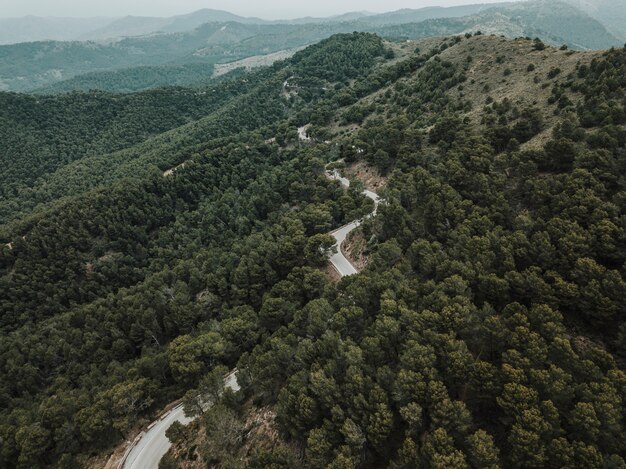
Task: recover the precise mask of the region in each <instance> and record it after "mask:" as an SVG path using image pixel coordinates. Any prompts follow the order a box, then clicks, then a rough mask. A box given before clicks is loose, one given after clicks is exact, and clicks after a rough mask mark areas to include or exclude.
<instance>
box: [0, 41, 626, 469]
mask: <svg viewBox="0 0 626 469" xmlns="http://www.w3.org/2000/svg"><path fill="white" fill-rule="evenodd" d="M625 77H626V49H624V48H620V49H612V50H609V51H597V52H576V51H570V50H566V49H565V48H564V49H561V50H560V49H554V48H552V47H549V46H546V45H545V44H544V43H543V42H541V41H540V40H530V39H517V40H510V39H505V38H502V37H498V36H488V35H484V34H474V35H473V34H469V33H468V34H466V35H462V36H448V37H437V38H428V39H423V40H420V41H416V42H409V43H407V42H403V43H391V42H385V41H383V40H382V39H381V38H380V37H378V36H375V35H372V34H367V33H351V34H340V35H335V36H332V37H331V38H329V39H326V40H324V41H322V42H320V43H318V44H315V45H313V46H310V47H308V48H306V49H304V50H302V51H300V52H298V53H296V54H295V55H294V56H293V57H291V58H289V59H287V60H285V61H282V62H278V63H276V64H274V65H272V66H270V67H268V68H264V69H261V70H258V71H255V72H252V73H249V74H244V75H240V76H235V77H233V78H232V79H225V80H224V81H222V82H220V83H212V84H211V85H210V86H206V87H204V88H202V87H198V88H193V89H185V88H164V89H159V90H155V91H145V92H141V93H132V94H126V95H118V94H109V93H104V92H98V93H70V94H67V95H62V96H27V95H18V94H10V93H5V94H0V98H1V99H2V100H3V102H4V103H5V105H3V106H2V107H1V108H0V109H2V111H0V112H3V113H2V114H0V116H1V118H0V132H1V133H0V135H2V136H3V137H2V139H0V141H2V145H4V146H3V148H2V150H1V153H0V155H3V156H4V155H7V156H6V157H5V159H4V160H3V161H2V164H3V167H5V168H7V169H8V170H9V172H7V173H6V176H5V173H4V172H3V173H2V177H5V180H4V181H2V184H1V185H0V187H2V189H3V192H2V194H1V197H2V199H1V200H0V216H1V217H2V218H1V220H2V221H1V223H2V225H0V311H2V314H1V316H0V403H1V406H0V442H1V444H0V467H18V468H37V467H41V468H45V467H59V468H75V467H101V466H103V465H104V461H105V460H106V457H107V456H108V455H109V454H111V453H112V452H113V450H114V448H115V447H116V446H117V445H118V444H119V443H120V442H122V441H123V440H127V439H132V438H133V437H134V436H135V435H136V434H137V433H138V432H139V431H140V429H142V428H143V427H144V426H145V424H147V423H148V422H149V421H151V419H152V418H153V417H154V416H155V415H156V413H157V412H158V411H159V409H161V408H162V407H163V406H164V405H165V404H167V403H168V402H171V401H173V400H175V399H179V398H181V397H182V396H185V397H184V404H185V407H186V409H187V411H188V412H189V413H190V414H191V415H195V416H198V417H199V419H198V420H196V421H195V422H194V423H193V425H192V426H190V427H188V428H183V427H181V426H176V425H175V426H173V427H172V428H171V429H170V430H169V431H168V436H169V438H170V440H171V441H173V442H174V443H175V444H174V447H173V448H172V450H171V452H170V453H169V454H168V455H167V456H166V457H165V458H164V459H163V460H162V462H161V466H162V467H189V468H195V467H207V466H219V467H312V468H317V467H336V468H339V467H341V468H344V467H345V468H350V467H354V468H356V467H359V468H360V467H363V468H365V467H395V468H400V467H406V468H413V467H426V468H433V469H434V468H444V467H445V468H470V467H471V468H486V467H489V468H498V467H502V468H509V467H510V468H520V469H521V468H528V467H536V468H542V467H573V468H585V469H586V468H598V469H601V468H602V469H603V468H621V467H624V466H625V465H626V463H625V462H624V459H623V458H624V454H625V453H626V438H625V435H626V430H625V427H624V425H625V424H626V401H625V399H626V374H625V373H624V364H625V363H626V362H625V359H626V314H625V313H626V311H625V310H624V308H625V306H624V305H626V213H625V210H626V197H625V194H626V179H625V178H624V174H626V111H625V109H626V78H625ZM213 90H216V91H215V92H213ZM305 124H311V125H310V126H309V127H308V135H309V136H310V137H311V140H310V141H302V140H301V139H300V138H299V137H298V132H297V129H298V128H299V127H301V126H303V125H305ZM26 137H28V138H26ZM330 162H335V165H336V166H338V167H342V166H343V165H348V166H351V165H354V164H358V165H361V167H368V168H370V169H372V170H374V169H375V170H376V171H377V173H378V174H379V175H381V176H382V177H384V178H385V181H386V183H385V185H384V188H383V189H380V195H381V196H382V197H383V198H384V200H385V203H383V204H381V205H380V207H379V209H378V214H377V216H376V217H375V218H369V219H366V220H365V221H364V223H363V225H362V226H361V228H359V230H358V232H357V236H359V237H360V239H361V240H362V244H363V249H362V253H361V254H362V256H363V257H364V258H366V259H367V262H366V264H367V267H366V268H365V269H364V270H363V271H362V272H361V273H359V274H358V275H355V276H352V277H347V278H344V279H342V280H340V281H338V280H337V279H335V278H333V277H331V276H329V275H327V272H326V270H325V267H326V265H327V252H328V247H329V245H330V243H332V239H331V240H329V237H328V236H327V233H329V232H330V231H332V230H333V229H335V228H337V227H339V226H342V225H343V224H345V223H346V222H349V221H352V220H356V219H360V218H363V216H364V215H365V214H367V213H370V212H371V210H372V205H371V204H372V203H371V201H370V200H368V199H366V198H365V197H363V196H362V194H361V188H362V183H360V182H359V181H354V183H353V184H352V185H351V188H350V189H349V190H343V189H342V188H341V186H340V185H339V184H338V183H336V182H334V181H331V180H329V179H328V178H326V177H325V175H324V168H325V167H326V165H327V164H328V163H330ZM5 187H6V188H7V189H5ZM234 367H237V369H238V375H237V376H238V381H239V383H240V385H241V387H242V390H241V391H240V392H238V393H232V392H229V391H226V392H223V393H222V392H221V391H222V384H221V383H222V381H221V379H220V378H221V377H222V376H223V374H224V372H225V371H226V370H229V369H232V368H234ZM220 396H221V397H220ZM198 397H200V400H199V399H198ZM209 400H212V401H213V403H214V404H215V405H213V406H210V407H208V408H207V407H206V406H199V405H197V403H198V402H202V401H209Z"/></svg>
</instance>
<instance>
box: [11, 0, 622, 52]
mask: <svg viewBox="0 0 626 469" xmlns="http://www.w3.org/2000/svg"><path fill="white" fill-rule="evenodd" d="M564 1H565V2H566V3H569V4H570V5H572V6H574V7H576V8H577V9H578V10H580V11H581V12H584V13H586V14H588V15H589V16H590V17H592V18H594V19H596V20H598V21H599V22H601V23H602V24H603V25H604V26H605V27H606V28H607V29H608V30H609V31H610V33H611V34H613V35H615V36H616V37H617V38H619V39H626V5H624V2H623V1H621V0H564ZM512 3H514V2H502V3H489V4H473V5H461V6H454V7H424V8H420V9H403V10H398V11H393V12H389V13H383V14H374V13H369V12H348V13H345V14H342V15H337V16H330V17H325V18H314V17H305V18H299V19H293V20H280V19H279V20H264V19H261V18H255V17H244V16H239V15H235V14H232V13H229V12H227V11H222V10H215V9H202V10H198V11H195V12H192V13H189V14H183V15H177V16H172V17H163V18H162V17H147V16H125V17H110V18H106V17H95V18H54V17H38V16H25V17H22V18H5V19H0V44H15V43H20V42H32V41H45V40H57V41H106V40H114V39H117V38H123V37H133V36H144V35H149V34H157V33H180V32H185V31H191V30H193V29H195V28H197V27H199V26H201V25H202V24H204V23H209V22H218V23H225V22H237V23H241V24H266V25H269V24H307V23H341V22H356V23H360V24H362V25H370V26H371V25H378V26H383V25H392V24H404V23H416V22H421V21H425V20H429V19H436V18H458V17H463V16H470V15H476V14H479V13H484V12H485V11H489V10H492V11H493V10H497V9H499V8H503V7H507V6H510V5H511V4H512ZM557 3H558V2H544V6H543V8H545V9H550V8H552V7H554V8H558V6H557ZM355 26H357V25H355Z"/></svg>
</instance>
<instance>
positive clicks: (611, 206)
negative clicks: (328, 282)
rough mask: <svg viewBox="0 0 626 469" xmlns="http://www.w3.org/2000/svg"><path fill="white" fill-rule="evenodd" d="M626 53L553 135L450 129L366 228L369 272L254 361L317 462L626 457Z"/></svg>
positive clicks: (599, 67)
mask: <svg viewBox="0 0 626 469" xmlns="http://www.w3.org/2000/svg"><path fill="white" fill-rule="evenodd" d="M625 61H626V49H622V50H614V51H610V52H608V53H606V54H605V55H604V56H603V57H602V59H598V60H596V61H595V62H594V63H593V64H592V66H591V67H590V68H589V70H587V71H586V73H585V77H586V78H585V79H584V80H582V81H580V82H578V83H577V85H576V89H577V90H578V93H580V94H579V96H580V98H581V105H580V106H578V109H577V113H575V114H571V113H567V114H565V115H563V116H562V118H561V122H560V123H559V124H558V125H557V126H556V127H555V128H554V131H553V134H552V136H551V138H550V139H549V140H548V141H546V142H545V143H544V145H543V148H542V149H541V150H533V151H529V150H525V151H520V150H519V148H511V147H510V146H508V145H506V146H504V148H503V145H501V144H499V143H498V142H497V141H494V139H493V129H492V128H490V127H489V126H478V125H476V126H472V125H459V126H455V125H453V126H448V127H447V128H445V129H443V128H442V129H441V130H440V131H441V135H440V137H437V138H435V139H431V142H432V143H434V144H436V148H435V149H432V148H429V150H428V151H429V153H427V154H425V155H424V156H423V157H422V158H421V159H420V160H419V165H418V166H415V167H412V168H409V169H402V170H399V171H396V172H395V173H394V175H393V177H392V178H391V179H390V181H389V186H388V188H387V189H386V191H385V193H384V196H385V198H386V200H387V202H386V204H384V205H383V206H382V207H381V208H380V209H379V215H378V216H377V217H376V218H375V219H373V220H371V221H368V222H367V223H366V224H365V226H364V227H363V232H364V235H365V237H366V239H375V240H376V241H375V243H374V245H373V246H372V248H371V250H372V251H373V254H372V255H371V260H370V265H369V267H368V268H367V269H366V270H365V271H364V272H363V273H361V274H360V275H358V276H355V277H349V278H348V279H346V280H344V281H343V282H342V283H340V284H339V285H338V286H337V287H336V288H332V289H328V290H327V291H326V292H325V295H324V296H323V297H322V298H315V299H313V300H311V301H310V302H308V303H307V304H306V305H304V306H303V307H302V308H300V309H297V310H296V311H295V313H294V314H293V318H294V319H293V321H292V322H291V323H290V324H288V325H286V326H285V327H284V328H282V329H279V330H278V331H277V332H276V333H274V334H273V335H272V337H271V338H269V339H268V340H266V341H264V342H263V343H262V344H260V345H259V346H257V347H256V348H255V349H254V351H253V352H252V353H250V354H246V355H245V356H244V357H243V358H242V359H241V360H240V362H239V368H240V370H242V377H243V378H242V380H244V382H245V383H246V385H247V390H248V392H250V393H252V394H254V395H256V396H257V399H260V400H262V401H265V402H270V403H275V406H276V409H277V412H278V419H279V420H278V421H279V425H280V428H281V430H282V431H283V434H284V436H285V438H287V439H288V440H291V441H294V442H297V443H298V444H300V445H301V446H302V447H303V448H305V452H304V463H306V464H308V465H310V466H311V467H378V466H390V467H407V468H408V467H428V468H441V467H454V468H469V467H476V468H483V467H490V468H497V467H513V468H528V467H536V468H543V467H555V468H556V467H576V468H598V469H599V468H605V467H624V465H625V463H624V459H623V458H624V455H625V454H626V438H625V435H626V428H625V425H626V420H625V416H626V413H625V409H626V392H625V390H626V388H625V385H626V374H625V373H624V371H623V363H624V362H623V359H624V357H625V350H626V349H625V348H624V346H625V342H624V337H625V336H626V334H624V331H626V326H625V325H624V318H625V317H626V310H625V309H624V308H625V306H624V305H626V270H625V268H626V225H625V224H624V219H625V218H624V217H625V215H624V210H625V209H626V206H625V205H624V201H623V199H624V190H625V186H624V182H625V181H624V178H623V177H622V175H623V174H624V170H625V169H626V167H625V165H626V152H625V148H624V143H626V142H624V141H623V140H620V138H621V135H622V132H623V129H624V117H623V108H624V101H623V98H624V90H625V89H626V82H624V64H625V63H626V62H625ZM591 103H593V105H592V104H591ZM495 108H496V107H494V108H491V110H490V111H489V112H487V113H486V114H485V117H489V116H491V115H492V112H493V110H494V109H495ZM596 110H598V111H597V112H598V114H599V115H602V116H603V117H602V118H601V119H593V120H592V118H591V117H590V114H591V113H592V112H594V111H596ZM496 112H497V111H496ZM503 115H504V114H503ZM535 116H536V113H535V111H533V110H529V111H527V112H522V113H520V115H519V121H518V122H521V121H522V120H526V121H528V122H529V127H530V128H532V127H533V124H532V122H533V121H539V122H540V120H539V119H538V118H537V117H535ZM583 123H584V124H583ZM501 125H502V126H504V125H505V124H504V123H502V124H501ZM507 125H510V124H508V123H507ZM516 126H517V124H514V125H513V127H510V128H511V129H515V128H516ZM520 127H521V126H520ZM524 127H526V125H525V126H524ZM438 131H439V130H437V132H438ZM363 132H364V133H365V130H363ZM599 135H602V138H599ZM417 150H418V149H416V151H417ZM431 151H434V152H435V154H436V156H437V157H436V158H434V157H430V156H429V154H430V152H431ZM418 154H419V152H418ZM265 301H270V298H269V297H268V298H266V300H265ZM264 307H265V305H263V306H262V307H261V308H262V309H263V308H264ZM245 380H249V381H248V382H246V381H245Z"/></svg>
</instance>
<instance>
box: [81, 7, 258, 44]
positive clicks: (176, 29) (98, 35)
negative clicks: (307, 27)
mask: <svg viewBox="0 0 626 469" xmlns="http://www.w3.org/2000/svg"><path fill="white" fill-rule="evenodd" d="M228 22H237V23H241V24H263V23H265V21H263V20H261V19H258V18H244V17H242V16H238V15H234V14H232V13H229V12H227V11H222V10H211V9H203V10H198V11H195V12H193V13H190V14H188V15H179V16H173V17H169V18H155V17H140V16H127V17H125V18H121V19H119V20H117V21H114V22H113V23H111V24H108V25H106V26H105V27H103V28H101V29H98V30H95V31H90V32H89V33H87V34H85V35H83V36H82V37H81V39H83V40H90V41H98V40H108V39H115V38H124V37H132V36H144V35H149V34H156V33H180V32H186V31H192V30H194V29H196V28H197V27H199V26H201V25H203V24H205V23H228Z"/></svg>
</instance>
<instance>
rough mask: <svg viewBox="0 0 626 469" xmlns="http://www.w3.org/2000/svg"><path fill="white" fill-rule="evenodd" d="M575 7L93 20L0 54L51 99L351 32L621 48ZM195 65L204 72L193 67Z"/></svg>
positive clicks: (11, 75)
mask: <svg viewBox="0 0 626 469" xmlns="http://www.w3.org/2000/svg"><path fill="white" fill-rule="evenodd" d="M574 1H582V0H568V3H564V2H560V1H547V0H540V1H528V2H518V3H499V4H489V5H481V4H477V5H466V6H459V7H450V8H441V7H433V8H422V9H418V10H399V11H396V12H390V13H384V14H376V15H374V14H369V13H366V12H357V13H349V14H346V15H341V16H335V17H329V18H301V19H299V20H293V21H265V20H261V19H259V18H244V17H240V16H237V15H234V14H231V13H228V12H224V11H219V10H200V11H197V12H195V13H192V14H190V15H184V16H176V17H172V18H148V17H125V18H120V19H117V20H115V21H111V22H109V23H107V24H104V25H102V21H103V20H101V19H89V20H85V21H86V24H89V25H91V26H94V25H96V24H98V25H99V27H98V28H95V29H92V30H91V31H85V28H86V25H83V28H82V29H81V30H79V29H78V27H76V28H74V29H72V28H70V27H68V29H67V30H66V31H65V32H64V33H63V34H65V36H66V37H67V36H69V35H71V34H77V35H78V36H79V37H80V38H81V39H82V40H81V41H40V42H30V43H20V44H13V45H5V46H0V90H12V91H32V90H35V89H41V90H43V91H52V90H48V87H49V86H51V85H53V84H56V83H59V82H63V81H66V80H71V79H73V78H74V77H79V79H78V80H76V81H75V83H76V86H77V88H74V87H73V86H74V85H73V84H64V85H62V86H60V87H55V89H56V90H68V89H91V87H93V88H94V89H108V90H113V91H114V90H116V89H119V90H120V91H123V90H138V89H144V87H152V86H162V85H163V84H168V83H171V84H175V83H181V80H178V79H172V81H171V82H170V81H169V80H170V79H171V77H173V75H174V74H176V73H179V72H180V73H184V75H185V79H184V80H183V81H182V82H184V83H186V84H189V83H190V82H192V81H193V80H195V79H196V77H197V78H198V79H199V80H201V81H205V80H206V79H207V73H209V72H208V70H210V66H211V65H212V64H217V63H228V62H233V61H236V60H240V59H243V58H247V57H251V56H256V55H265V54H270V53H274V52H277V51H281V50H284V49H291V48H296V47H301V46H305V45H308V44H312V43H314V42H317V41H320V40H321V39H324V38H327V37H329V36H331V35H333V34H337V33H345V32H352V31H367V32H373V33H376V34H379V35H381V36H383V37H386V38H388V39H393V40H411V39H418V38H423V37H429V36H448V35H456V34H464V33H467V32H476V31H478V30H480V31H482V32H483V33H486V34H497V35H505V36H508V37H520V36H528V37H540V38H541V39H543V40H544V41H546V42H548V43H551V44H554V45H561V44H566V45H567V46H569V47H572V48H577V49H605V48H609V47H611V46H619V45H622V44H623V41H622V39H620V38H619V37H618V36H617V35H615V34H612V33H611V32H609V31H608V30H607V28H606V27H605V26H604V25H603V24H602V23H601V22H600V21H599V20H596V19H594V18H593V17H591V16H590V15H589V14H588V13H585V12H583V11H582V10H580V9H578V8H575V7H574V6H573V5H572V4H571V2H574ZM604 1H606V2H607V3H610V1H611V0H604ZM40 20H42V19H41V18H39V19H38V18H31V19H30V21H34V22H36V21H40ZM4 21H9V20H4ZM16 21H18V20H16ZM20 21H26V19H22V20H20ZM99 22H100V23H99ZM48 24H52V22H51V23H48ZM68 24H70V26H71V25H75V23H73V22H70V23H68ZM0 30H1V29H0ZM24 31H26V29H25V30H24ZM72 31H73V32H72ZM24 34H26V32H23V33H22V36H24ZM39 34H40V35H41V34H43V32H42V31H39ZM86 39H89V41H87V40H86ZM191 64H196V65H197V64H201V65H202V67H192V68H190V67H187V66H188V65H191ZM137 67H142V69H141V73H137V71H136V70H132V69H134V68H137ZM159 67H166V69H161V68H159ZM119 70H127V71H126V72H125V73H123V74H122V75H120V74H115V75H113V74H111V72H113V71H119ZM99 73H104V74H105V75H106V76H100V75H99ZM146 73H147V74H149V75H153V76H147V75H146ZM86 74H87V75H88V76H87V77H84V76H83V75H86ZM198 74H200V75H201V76H197V75H198ZM209 75H210V73H209ZM112 79H114V80H115V83H112V82H111V80H112ZM120 80H121V81H124V85H123V86H118V85H117V83H118V82H119V81H120ZM129 80H130V81H129ZM134 80H139V82H135V81H134ZM78 84H80V85H78ZM103 87H104V88H103Z"/></svg>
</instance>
